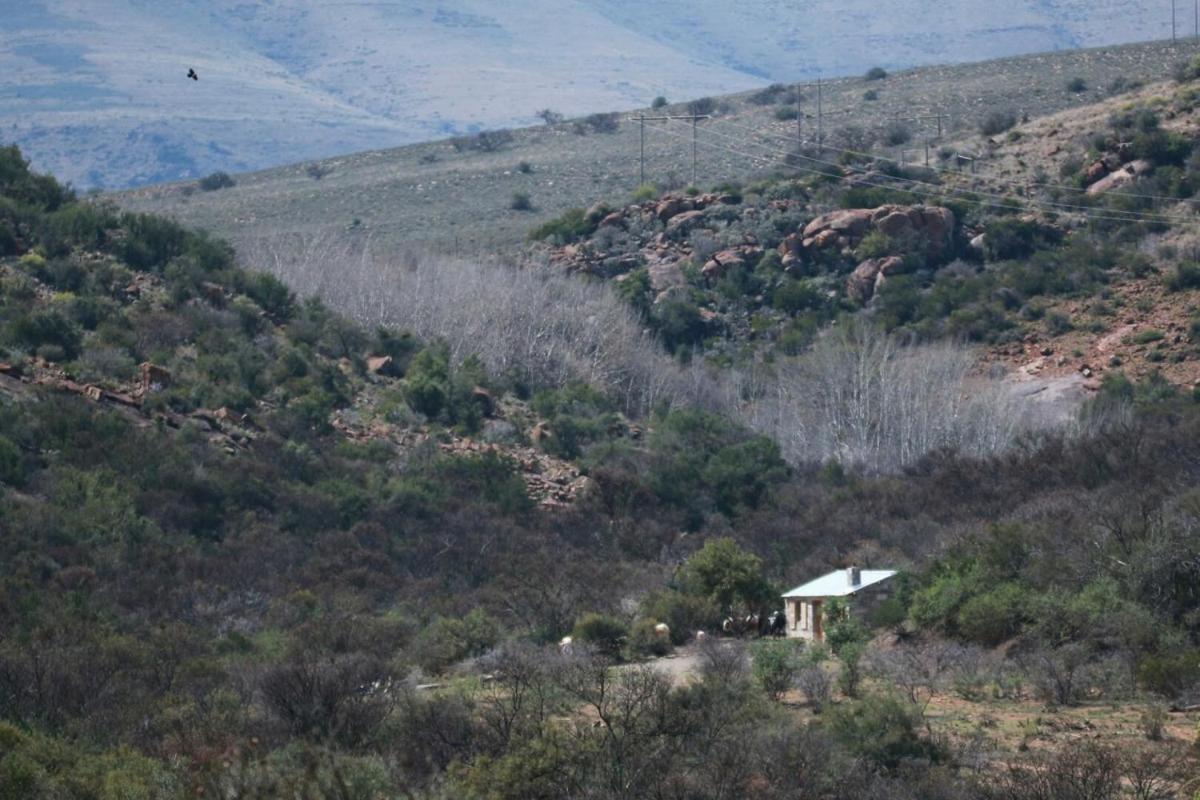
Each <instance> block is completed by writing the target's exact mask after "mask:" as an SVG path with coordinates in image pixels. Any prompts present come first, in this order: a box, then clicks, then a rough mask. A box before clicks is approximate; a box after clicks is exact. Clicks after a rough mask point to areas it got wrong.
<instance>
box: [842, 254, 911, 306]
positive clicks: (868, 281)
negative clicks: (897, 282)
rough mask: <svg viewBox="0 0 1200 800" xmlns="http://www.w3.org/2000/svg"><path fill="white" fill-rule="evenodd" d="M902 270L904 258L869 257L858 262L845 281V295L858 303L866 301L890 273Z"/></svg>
mask: <svg viewBox="0 0 1200 800" xmlns="http://www.w3.org/2000/svg"><path fill="white" fill-rule="evenodd" d="M903 271H904V259H902V258H900V257H898V256H888V257H887V258H870V259H867V260H866V261H864V262H862V263H861V264H859V265H858V266H857V267H856V268H855V270H854V272H852V273H850V278H849V279H848V280H847V281H846V295H847V296H848V297H849V298H850V299H851V300H854V301H856V302H859V303H864V304H865V303H867V302H869V301H870V300H871V298H872V297H874V296H875V293H876V292H878V291H879V289H880V288H881V287H882V286H883V283H884V281H885V280H887V278H888V277H889V276H891V275H898V274H900V273H902V272H903Z"/></svg>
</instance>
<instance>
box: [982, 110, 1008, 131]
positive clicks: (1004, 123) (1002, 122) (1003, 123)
mask: <svg viewBox="0 0 1200 800" xmlns="http://www.w3.org/2000/svg"><path fill="white" fill-rule="evenodd" d="M1016 124H1017V115H1016V113H1015V112H1013V111H993V112H992V113H990V114H988V115H987V116H986V117H985V118H984V120H983V122H981V123H980V124H979V132H980V133H982V134H983V135H984V136H996V135H998V134H1001V133H1004V132H1005V131H1007V130H1009V129H1011V128H1013V127H1014V126H1016Z"/></svg>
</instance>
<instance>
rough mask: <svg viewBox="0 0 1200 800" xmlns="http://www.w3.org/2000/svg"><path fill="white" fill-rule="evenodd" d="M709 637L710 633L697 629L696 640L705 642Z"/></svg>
mask: <svg viewBox="0 0 1200 800" xmlns="http://www.w3.org/2000/svg"><path fill="white" fill-rule="evenodd" d="M707 638H708V634H707V633H705V632H704V631H696V641H697V642H703V641H704V640H705V639H707Z"/></svg>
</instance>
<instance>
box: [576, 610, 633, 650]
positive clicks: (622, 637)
mask: <svg viewBox="0 0 1200 800" xmlns="http://www.w3.org/2000/svg"><path fill="white" fill-rule="evenodd" d="M571 636H572V637H573V638H575V639H576V640H577V641H580V642H584V643H585V644H590V645H592V646H593V647H595V648H596V650H597V652H599V653H601V654H602V655H605V656H608V657H610V658H616V657H618V656H619V655H620V653H621V647H622V646H623V645H624V644H625V641H626V639H627V638H628V637H629V628H628V626H626V624H625V623H624V622H622V621H621V620H619V619H617V618H616V617H610V616H607V615H605V614H596V613H589V614H584V615H583V616H582V617H580V618H579V619H578V620H577V621H576V622H575V627H574V628H573V629H572V631H571Z"/></svg>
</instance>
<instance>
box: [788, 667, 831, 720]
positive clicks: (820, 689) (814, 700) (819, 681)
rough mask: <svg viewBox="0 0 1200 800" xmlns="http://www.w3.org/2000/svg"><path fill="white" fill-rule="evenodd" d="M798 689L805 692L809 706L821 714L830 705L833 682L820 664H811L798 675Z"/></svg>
mask: <svg viewBox="0 0 1200 800" xmlns="http://www.w3.org/2000/svg"><path fill="white" fill-rule="evenodd" d="M796 688H797V689H799V690H800V691H802V692H804V698H805V699H806V700H808V704H809V705H810V706H811V707H812V709H813V711H814V712H816V713H818V714H819V713H821V711H822V709H824V708H825V706H826V705H828V704H829V698H830V697H831V696H832V694H833V681H832V680H830V677H829V673H828V672H826V671H825V669H824V668H823V667H822V666H821V665H820V664H809V665H808V666H805V667H803V668H802V669H801V670H800V671H799V672H798V673H797V674H796Z"/></svg>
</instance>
